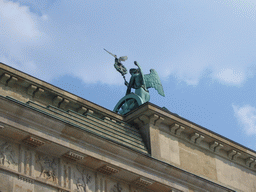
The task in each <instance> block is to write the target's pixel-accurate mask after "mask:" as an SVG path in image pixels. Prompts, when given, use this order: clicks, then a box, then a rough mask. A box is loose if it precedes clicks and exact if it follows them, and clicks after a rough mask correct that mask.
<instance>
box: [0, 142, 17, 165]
mask: <svg viewBox="0 0 256 192" xmlns="http://www.w3.org/2000/svg"><path fill="white" fill-rule="evenodd" d="M14 156H15V154H14V151H13V149H12V145H11V144H9V143H7V142H5V143H3V144H2V145H0V159H1V161H0V164H2V165H5V163H6V162H7V163H8V164H9V165H10V164H11V163H14V164H17V163H16V162H15V160H14Z"/></svg>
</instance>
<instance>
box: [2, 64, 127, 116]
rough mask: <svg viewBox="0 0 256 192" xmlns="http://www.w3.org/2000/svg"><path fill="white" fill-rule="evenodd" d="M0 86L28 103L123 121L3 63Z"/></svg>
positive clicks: (95, 105)
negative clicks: (37, 103)
mask: <svg viewBox="0 0 256 192" xmlns="http://www.w3.org/2000/svg"><path fill="white" fill-rule="evenodd" d="M0 84H2V85H4V86H5V87H7V88H8V89H12V90H13V91H14V92H17V93H18V94H20V95H23V97H24V98H27V101H28V100H30V101H36V102H39V103H41V104H44V105H46V106H47V105H53V106H56V107H59V108H61V109H65V110H66V109H70V110H73V111H76V112H79V113H81V114H83V113H85V112H86V111H88V110H91V111H94V112H95V114H96V115H97V114H98V115H102V116H107V117H109V118H110V119H113V120H116V121H122V120H123V116H121V115H119V114H117V113H114V112H113V111H110V110H108V109H106V108H104V107H102V106H99V105H97V104H95V103H93V102H90V101H88V100H86V99H83V98H81V97H79V96H77V95H74V94H72V93H70V92H68V91H65V90H63V89H60V88H58V87H55V86H53V85H51V84H49V83H47V82H45V81H42V80H39V79H37V78H35V77H33V76H31V75H28V74H26V73H24V72H21V71H19V70H17V69H14V68H12V67H9V66H7V65H5V64H3V63H1V62H0Z"/></svg>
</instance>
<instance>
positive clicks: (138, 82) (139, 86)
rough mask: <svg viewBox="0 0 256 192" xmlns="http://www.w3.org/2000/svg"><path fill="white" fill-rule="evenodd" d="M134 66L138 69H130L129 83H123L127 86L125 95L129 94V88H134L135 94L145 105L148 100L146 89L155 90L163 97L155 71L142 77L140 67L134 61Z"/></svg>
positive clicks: (151, 70) (162, 90)
mask: <svg viewBox="0 0 256 192" xmlns="http://www.w3.org/2000/svg"><path fill="white" fill-rule="evenodd" d="M134 64H135V65H136V66H137V67H138V68H137V69H135V68H132V69H130V74H131V78H130V81H129V83H128V82H127V81H125V85H126V86H127V91H126V95H128V94H130V93H131V88H134V89H135V94H136V95H138V96H140V97H141V98H142V100H143V103H145V102H148V101H149V99H150V96H149V92H148V88H155V89H156V90H157V91H158V93H159V94H160V95H162V96H163V97H164V96H165V95H164V89H163V86H162V84H161V81H160V78H159V76H158V74H157V72H156V70H154V69H150V74H147V75H144V74H143V72H142V69H141V67H140V65H139V64H138V63H137V62H136V61H134Z"/></svg>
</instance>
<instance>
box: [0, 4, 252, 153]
mask: <svg viewBox="0 0 256 192" xmlns="http://www.w3.org/2000/svg"><path fill="white" fill-rule="evenodd" d="M255 34H256V0H207V1H205V0H190V1H185V0H172V1H170V0H159V1H152V0H151V1H150V0H143V1H142V0H129V1H124V0H119V1H117V0H108V1H99V0H86V1H84V0H76V1H70V0H40V1H39V0H12V1H11V0H0V62H3V63H5V64H7V65H9V66H11V67H14V68H16V69H18V70H21V71H23V72H25V73H28V74H30V75H32V76H34V77H37V78H39V79H41V80H44V81H46V82H49V83H50V84H53V85H55V86H57V87H60V88H62V89H64V90H66V91H69V92H71V93H73V94H76V95H78V96H80V97H82V98H85V99H86V100H89V101H91V102H94V103H96V104H98V105H101V106H103V107H105V108H107V109H109V110H113V108H114V106H115V105H116V103H117V102H118V100H119V99H121V98H122V97H123V96H124V95H125V92H126V87H125V85H124V80H123V78H122V76H121V75H120V73H118V72H117V71H116V70H115V68H114V66H113V64H114V58H113V57H112V56H111V55H109V54H108V53H107V52H105V51H104V50H103V48H105V49H107V50H109V51H110V52H112V53H114V54H116V55H118V56H128V60H127V61H125V62H124V63H123V64H124V65H125V67H126V68H127V69H130V68H134V67H135V66H134V63H133V62H134V61H137V62H138V63H139V64H140V65H141V67H142V70H143V72H144V74H148V73H149V70H150V69H151V68H153V69H155V70H156V71H157V72H158V75H159V77H160V79H161V81H162V84H163V88H164V91H165V97H162V96H160V95H158V93H157V91H156V90H154V89H150V90H149V91H150V95H151V99H150V102H151V103H154V104H156V105H158V106H160V107H166V108H167V109H169V110H170V111H171V112H173V113H177V114H178V115H180V116H181V117H183V118H185V119H188V120H190V121H192V122H194V123H196V124H198V125H201V126H203V127H205V128H207V129H209V130H211V131H213V132H215V133H218V134H220V135H223V136H224V137H226V138H228V139H231V140H233V141H235V142H237V143H240V144H241V145H244V146H245V147H248V148H250V149H252V150H254V151H256V103H255V95H256V89H255V85H256V75H255V74H256V54H255V52H256V35H255ZM129 78H130V76H129V74H127V75H126V79H127V80H129Z"/></svg>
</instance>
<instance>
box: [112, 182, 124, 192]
mask: <svg viewBox="0 0 256 192" xmlns="http://www.w3.org/2000/svg"><path fill="white" fill-rule="evenodd" d="M122 190H123V188H122V187H121V185H120V183H117V184H116V185H114V186H113V187H112V188H111V192H122Z"/></svg>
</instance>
